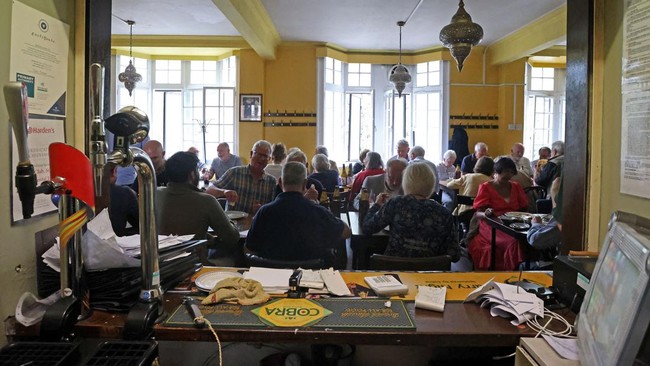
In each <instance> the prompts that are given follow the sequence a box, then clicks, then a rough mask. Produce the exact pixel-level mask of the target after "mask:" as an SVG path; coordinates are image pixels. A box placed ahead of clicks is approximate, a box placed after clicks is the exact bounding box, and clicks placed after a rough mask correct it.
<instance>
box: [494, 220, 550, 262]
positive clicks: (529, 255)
mask: <svg viewBox="0 0 650 366" xmlns="http://www.w3.org/2000/svg"><path fill="white" fill-rule="evenodd" d="M533 215H534V214H531V213H526V212H514V211H513V212H506V213H505V214H503V215H501V216H484V220H485V222H486V223H487V224H488V225H490V227H491V228H492V241H491V242H492V246H491V256H490V258H491V259H490V270H491V271H493V270H494V268H495V266H496V236H497V230H498V231H501V232H504V233H506V234H508V235H510V236H512V237H513V238H515V239H517V241H519V245H520V247H521V249H523V251H524V253H525V257H526V259H525V261H524V269H525V270H529V269H530V263H531V260H533V259H534V258H536V257H537V256H538V255H539V251H538V250H536V249H535V248H533V247H532V246H531V245H529V244H528V231H529V230H530V219H531V218H532V217H533Z"/></svg>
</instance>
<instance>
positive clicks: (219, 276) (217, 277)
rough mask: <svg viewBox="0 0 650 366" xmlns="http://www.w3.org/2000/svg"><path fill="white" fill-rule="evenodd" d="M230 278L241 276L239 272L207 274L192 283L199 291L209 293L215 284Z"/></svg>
mask: <svg viewBox="0 0 650 366" xmlns="http://www.w3.org/2000/svg"><path fill="white" fill-rule="evenodd" d="M231 277H242V275H241V273H239V272H230V271H217V272H208V273H204V274H202V275H200V276H199V277H197V279H196V280H195V281H194V283H195V284H196V287H198V289H199V290H203V291H206V292H210V291H211V290H212V288H213V287H214V285H216V284H217V282H219V281H221V280H223V279H226V278H231Z"/></svg>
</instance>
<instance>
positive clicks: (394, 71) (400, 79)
mask: <svg viewBox="0 0 650 366" xmlns="http://www.w3.org/2000/svg"><path fill="white" fill-rule="evenodd" d="M404 24H406V22H404V21H399V22H397V25H398V26H399V61H398V63H397V65H394V66H393V67H391V69H390V72H389V77H388V80H390V82H391V83H392V84H393V85H394V86H395V89H396V90H397V95H398V96H399V97H400V98H401V97H402V92H403V91H404V88H406V84H407V83H410V82H411V75H410V74H409V71H408V69H407V68H406V67H405V66H404V65H402V27H403V26H404Z"/></svg>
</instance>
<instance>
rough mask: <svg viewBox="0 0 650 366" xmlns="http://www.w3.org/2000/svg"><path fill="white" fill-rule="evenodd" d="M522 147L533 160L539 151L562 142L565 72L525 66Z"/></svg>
mask: <svg viewBox="0 0 650 366" xmlns="http://www.w3.org/2000/svg"><path fill="white" fill-rule="evenodd" d="M526 74H527V79H528V83H527V86H528V87H527V90H526V106H525V108H526V113H525V117H524V145H525V146H526V157H528V158H529V159H531V160H533V159H536V158H537V152H538V150H539V149H540V148H541V147H544V146H546V147H549V148H550V147H551V144H552V143H553V142H554V141H557V140H564V122H565V118H564V111H565V105H566V100H565V90H564V89H565V75H566V73H565V70H564V69H554V68H550V67H532V66H530V65H527V72H526Z"/></svg>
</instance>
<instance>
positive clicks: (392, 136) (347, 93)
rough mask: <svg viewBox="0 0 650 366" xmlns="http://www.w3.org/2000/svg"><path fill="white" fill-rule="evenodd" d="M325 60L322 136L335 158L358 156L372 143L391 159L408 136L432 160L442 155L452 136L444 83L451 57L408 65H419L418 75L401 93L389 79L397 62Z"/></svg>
mask: <svg viewBox="0 0 650 366" xmlns="http://www.w3.org/2000/svg"><path fill="white" fill-rule="evenodd" d="M319 62H322V63H321V67H322V68H319V70H320V71H319V72H320V73H321V75H322V78H319V80H322V81H321V82H322V83H323V85H322V88H323V93H322V94H321V97H320V98H322V103H321V106H322V107H321V108H322V112H321V113H322V119H321V120H320V121H319V125H321V129H319V136H318V142H319V144H323V145H325V146H327V148H328V149H329V152H330V158H331V159H333V160H335V161H337V162H345V161H350V160H356V159H358V154H359V150H361V149H364V148H368V149H371V150H373V151H376V152H378V153H380V154H381V156H382V158H383V159H384V162H385V161H386V160H388V159H389V158H390V157H392V156H393V155H395V143H396V142H397V141H398V140H400V139H402V138H406V139H407V140H408V141H409V142H410V143H411V146H414V145H420V146H422V147H423V148H424V149H425V151H426V155H425V158H427V159H428V160H431V161H437V160H439V159H440V156H441V155H442V152H443V148H446V146H447V145H446V140H447V138H448V133H447V128H446V121H445V119H444V118H443V115H444V114H443V111H444V108H443V106H444V103H443V100H444V93H443V86H442V85H443V83H442V80H443V77H444V70H446V68H444V67H443V66H444V65H446V63H444V62H442V61H432V62H426V63H423V64H418V65H417V66H415V67H414V66H413V65H405V66H406V67H407V68H408V69H409V71H410V72H411V73H413V69H417V76H416V78H415V79H417V80H416V81H415V82H414V83H411V84H408V85H407V87H406V89H405V90H404V92H403V94H402V97H401V98H400V97H398V95H397V93H396V92H395V91H394V90H393V89H392V87H391V86H390V84H389V82H388V72H389V70H390V68H391V67H392V66H393V65H373V64H359V63H351V64H346V63H341V62H340V61H337V60H334V59H332V58H324V59H322V61H319ZM337 65H340V66H337ZM338 70H340V71H338ZM338 73H340V74H341V75H342V77H343V80H341V82H338V81H337V78H336V75H337V74H338ZM319 115H320V114H319Z"/></svg>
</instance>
